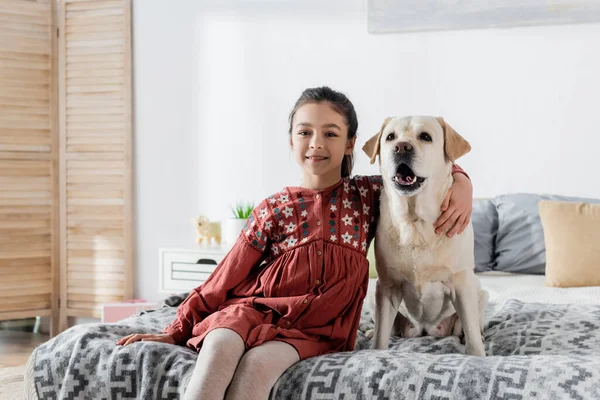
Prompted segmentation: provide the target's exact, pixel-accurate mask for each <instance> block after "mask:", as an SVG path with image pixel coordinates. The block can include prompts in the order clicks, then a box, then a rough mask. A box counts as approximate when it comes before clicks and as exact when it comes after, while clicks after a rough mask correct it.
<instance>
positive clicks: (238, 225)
mask: <svg viewBox="0 0 600 400" xmlns="http://www.w3.org/2000/svg"><path fill="white" fill-rule="evenodd" d="M252 210H254V203H251V202H237V203H236V204H235V206H233V207H232V208H231V211H232V213H233V216H232V217H230V218H228V219H227V220H226V221H225V232H223V233H224V234H223V240H224V241H225V243H227V244H229V245H233V244H234V243H235V241H236V240H237V238H238V236H239V234H240V232H241V231H242V229H243V228H244V225H245V224H246V221H247V220H248V217H249V216H250V214H252Z"/></svg>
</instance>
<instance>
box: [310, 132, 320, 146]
mask: <svg viewBox="0 0 600 400" xmlns="http://www.w3.org/2000/svg"><path fill="white" fill-rule="evenodd" d="M318 136H319V135H313V137H312V140H311V141H310V147H311V148H312V149H321V148H323V143H322V142H321V139H320V138H319V137H318Z"/></svg>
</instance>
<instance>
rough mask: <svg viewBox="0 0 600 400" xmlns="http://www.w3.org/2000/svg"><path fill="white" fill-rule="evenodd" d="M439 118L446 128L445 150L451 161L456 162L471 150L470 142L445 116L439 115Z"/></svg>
mask: <svg viewBox="0 0 600 400" xmlns="http://www.w3.org/2000/svg"><path fill="white" fill-rule="evenodd" d="M437 120H438V121H439V123H440V125H442V128H443V129H444V152H445V153H446V156H447V157H448V158H449V159H450V161H451V162H455V161H456V160H458V159H459V158H460V157H462V156H464V155H465V154H467V153H468V152H469V151H471V145H470V144H469V142H467V141H466V139H465V138H463V137H462V136H460V135H459V134H458V133H457V132H456V131H455V130H454V129H452V127H451V126H450V125H448V124H447V123H446V121H444V118H442V117H438V118H437Z"/></svg>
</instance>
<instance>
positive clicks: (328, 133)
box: [327, 132, 337, 137]
mask: <svg viewBox="0 0 600 400" xmlns="http://www.w3.org/2000/svg"><path fill="white" fill-rule="evenodd" d="M327 136H328V137H336V136H337V133H335V132H327Z"/></svg>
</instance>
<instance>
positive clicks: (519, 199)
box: [492, 193, 600, 275]
mask: <svg viewBox="0 0 600 400" xmlns="http://www.w3.org/2000/svg"><path fill="white" fill-rule="evenodd" d="M540 200H554V201H569V202H584V203H600V200H599V199H588V198H582V197H568V196H558V195H551V194H532V193H516V194H506V195H501V196H497V197H495V198H494V199H493V202H494V204H495V206H496V210H497V212H498V233H497V235H496V242H495V248H496V257H495V263H494V266H493V268H492V269H493V270H495V271H504V272H515V273H522V274H537V275H543V274H544V273H545V270H546V246H545V243H544V230H543V228H542V223H541V220H540V213H539V208H538V202H539V201H540Z"/></svg>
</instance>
